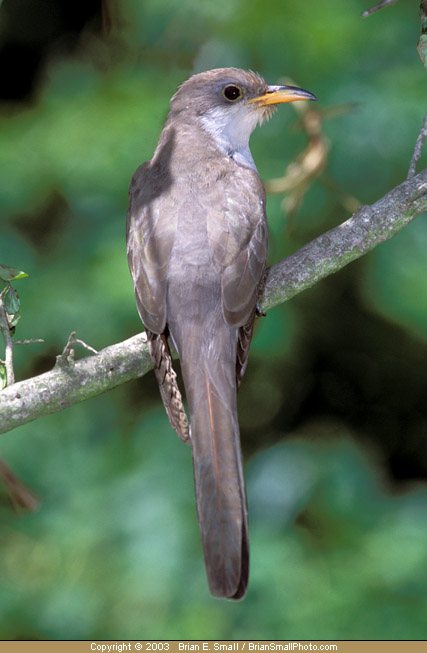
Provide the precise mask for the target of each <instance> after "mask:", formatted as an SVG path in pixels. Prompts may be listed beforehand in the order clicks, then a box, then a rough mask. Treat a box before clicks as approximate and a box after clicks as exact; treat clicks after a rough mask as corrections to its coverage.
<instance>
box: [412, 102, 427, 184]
mask: <svg viewBox="0 0 427 653" xmlns="http://www.w3.org/2000/svg"><path fill="white" fill-rule="evenodd" d="M426 139H427V113H426V115H425V116H424V122H423V126H422V127H421V131H420V133H419V135H418V138H417V142H416V143H415V147H414V153H413V155H412V159H411V163H410V164H409V170H408V176H407V179H411V177H413V176H414V175H415V173H416V170H417V165H418V161H419V160H420V157H421V152H422V149H423V147H424V143H425V141H426Z"/></svg>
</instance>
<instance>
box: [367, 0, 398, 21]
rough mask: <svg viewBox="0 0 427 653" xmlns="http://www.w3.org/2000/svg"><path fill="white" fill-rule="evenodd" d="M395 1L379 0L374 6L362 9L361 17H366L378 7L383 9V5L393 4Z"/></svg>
mask: <svg viewBox="0 0 427 653" xmlns="http://www.w3.org/2000/svg"><path fill="white" fill-rule="evenodd" d="M395 2H397V0H383V1H382V2H379V3H378V4H377V5H375V6H374V7H371V8H370V9H366V10H365V11H362V18H366V17H367V16H369V15H370V14H373V13H374V11H378V9H383V8H384V7H387V5H393V4H394V3H395Z"/></svg>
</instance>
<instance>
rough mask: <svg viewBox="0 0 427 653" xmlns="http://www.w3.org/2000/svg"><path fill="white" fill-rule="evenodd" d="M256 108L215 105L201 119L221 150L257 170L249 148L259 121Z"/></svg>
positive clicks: (242, 164) (238, 162)
mask: <svg viewBox="0 0 427 653" xmlns="http://www.w3.org/2000/svg"><path fill="white" fill-rule="evenodd" d="M259 118H260V116H259V114H258V112H257V111H256V110H252V109H249V108H248V107H247V106H244V105H243V106H241V105H240V106H239V105H237V106H235V107H226V108H220V107H215V108H214V109H212V110H211V111H208V112H207V113H205V114H204V115H203V116H202V118H201V120H202V126H203V129H205V130H206V131H207V132H209V134H211V135H212V136H213V138H214V140H215V142H216V144H217V145H218V147H219V149H220V150H221V152H223V153H224V154H227V155H228V156H230V157H231V158H232V159H234V161H235V162H236V163H237V164H239V165H241V166H244V167H245V168H252V170H255V171H256V165H255V162H254V160H253V158H252V154H251V151H250V149H249V138H250V135H251V134H252V132H253V130H254V129H255V127H256V126H257V124H258V122H259Z"/></svg>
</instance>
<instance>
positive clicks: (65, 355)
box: [56, 331, 98, 367]
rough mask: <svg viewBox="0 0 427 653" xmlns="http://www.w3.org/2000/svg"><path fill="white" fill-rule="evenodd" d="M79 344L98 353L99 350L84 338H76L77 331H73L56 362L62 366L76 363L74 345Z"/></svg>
mask: <svg viewBox="0 0 427 653" xmlns="http://www.w3.org/2000/svg"><path fill="white" fill-rule="evenodd" d="M76 343H77V344H79V345H81V346H82V347H84V348H85V349H87V350H88V351H91V352H92V353H93V354H97V353H98V352H97V350H96V349H94V348H93V347H91V346H90V345H88V344H86V343H85V342H84V341H83V340H79V338H76V332H75V331H71V333H70V335H69V337H68V340H67V344H66V345H65V347H64V349H63V351H62V354H59V356H57V357H56V364H57V365H58V366H59V367H61V366H63V365H70V364H72V363H74V353H75V352H74V345H75V344H76Z"/></svg>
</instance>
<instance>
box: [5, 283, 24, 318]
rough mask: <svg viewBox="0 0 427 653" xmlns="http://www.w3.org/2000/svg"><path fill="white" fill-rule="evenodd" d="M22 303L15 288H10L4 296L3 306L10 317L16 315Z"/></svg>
mask: <svg viewBox="0 0 427 653" xmlns="http://www.w3.org/2000/svg"><path fill="white" fill-rule="evenodd" d="M20 303H21V302H20V300H19V295H18V293H17V292H16V290H15V289H14V288H12V286H9V288H7V290H6V292H5V293H4V295H3V306H4V308H5V310H6V313H9V315H15V313H17V312H18V311H19V306H20Z"/></svg>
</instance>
